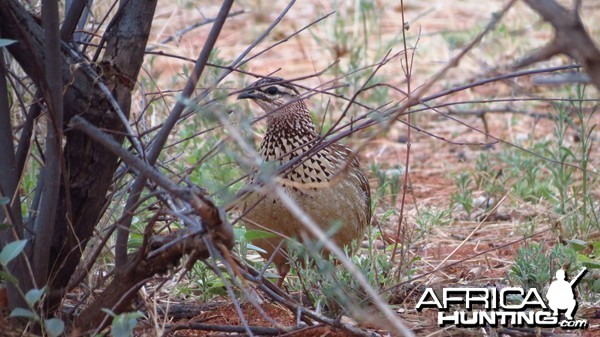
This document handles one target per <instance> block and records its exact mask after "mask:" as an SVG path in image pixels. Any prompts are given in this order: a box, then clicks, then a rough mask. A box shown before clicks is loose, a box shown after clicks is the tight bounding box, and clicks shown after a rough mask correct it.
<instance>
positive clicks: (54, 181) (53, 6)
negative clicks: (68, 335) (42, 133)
mask: <svg viewBox="0 0 600 337" xmlns="http://www.w3.org/2000/svg"><path fill="white" fill-rule="evenodd" d="M58 20H59V15H58V3H57V2H56V1H53V0H46V1H43V2H42V23H43V25H44V48H45V59H44V61H45V68H46V78H45V81H44V82H41V83H43V84H42V92H43V96H44V98H45V101H46V106H47V108H48V111H47V113H46V116H47V119H48V130H47V135H46V151H45V159H46V160H45V165H46V167H45V168H44V173H43V176H44V179H40V180H39V181H38V182H39V183H38V186H37V188H38V189H40V190H42V191H43V192H42V193H43V194H42V197H41V199H40V203H39V205H37V206H38V207H37V209H38V214H39V215H38V216H37V218H36V221H35V225H34V230H35V235H36V236H35V242H34V250H33V270H34V274H35V278H36V279H35V281H36V283H37V286H38V287H41V286H43V285H45V284H46V283H47V281H48V279H47V277H48V268H49V263H50V261H49V260H48V256H50V248H51V246H52V236H53V232H54V225H55V219H56V208H57V205H58V199H59V198H58V195H59V191H60V181H61V166H62V165H61V163H62V160H63V156H62V138H63V135H62V125H63V78H62V68H61V66H62V54H61V52H60V43H61V40H60V30H59V25H58ZM44 84H45V85H44Z"/></svg>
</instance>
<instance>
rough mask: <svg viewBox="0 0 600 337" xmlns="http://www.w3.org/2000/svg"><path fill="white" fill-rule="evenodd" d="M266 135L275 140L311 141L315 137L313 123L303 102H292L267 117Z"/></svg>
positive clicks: (315, 130) (315, 132)
mask: <svg viewBox="0 0 600 337" xmlns="http://www.w3.org/2000/svg"><path fill="white" fill-rule="evenodd" d="M266 134H267V135H269V134H270V135H272V137H274V138H275V137H276V138H297V137H298V136H301V137H300V138H303V139H308V140H312V139H313V138H315V137H317V136H318V134H317V129H316V127H315V123H314V122H313V120H312V118H311V117H310V113H309V112H308V108H307V107H306V104H304V102H302V101H299V102H294V103H293V104H289V105H287V106H284V107H282V108H281V109H280V110H279V111H276V112H274V113H271V114H269V116H268V117H267V133H266Z"/></svg>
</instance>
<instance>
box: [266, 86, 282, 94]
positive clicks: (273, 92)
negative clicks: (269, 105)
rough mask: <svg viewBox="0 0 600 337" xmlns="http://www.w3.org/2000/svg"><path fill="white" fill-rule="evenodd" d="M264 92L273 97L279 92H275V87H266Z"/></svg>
mask: <svg viewBox="0 0 600 337" xmlns="http://www.w3.org/2000/svg"><path fill="white" fill-rule="evenodd" d="M265 92H266V93H267V94H269V95H275V94H276V93H277V92H279V90H277V87H268V88H267V90H265Z"/></svg>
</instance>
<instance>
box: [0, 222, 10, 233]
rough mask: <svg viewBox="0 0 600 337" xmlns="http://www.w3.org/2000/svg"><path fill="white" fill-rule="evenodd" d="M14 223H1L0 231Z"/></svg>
mask: <svg viewBox="0 0 600 337" xmlns="http://www.w3.org/2000/svg"><path fill="white" fill-rule="evenodd" d="M11 227H12V225H11V224H9V223H0V231H3V230H5V229H9V228H11Z"/></svg>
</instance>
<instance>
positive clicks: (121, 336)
mask: <svg viewBox="0 0 600 337" xmlns="http://www.w3.org/2000/svg"><path fill="white" fill-rule="evenodd" d="M142 317H144V314H142V313H141V312H139V311H136V312H127V313H123V314H120V315H117V316H116V317H115V318H114V319H113V321H112V325H111V328H110V331H111V332H112V335H113V336H114V337H129V336H131V335H132V332H133V328H135V326H136V324H137V319H138V318H142Z"/></svg>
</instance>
